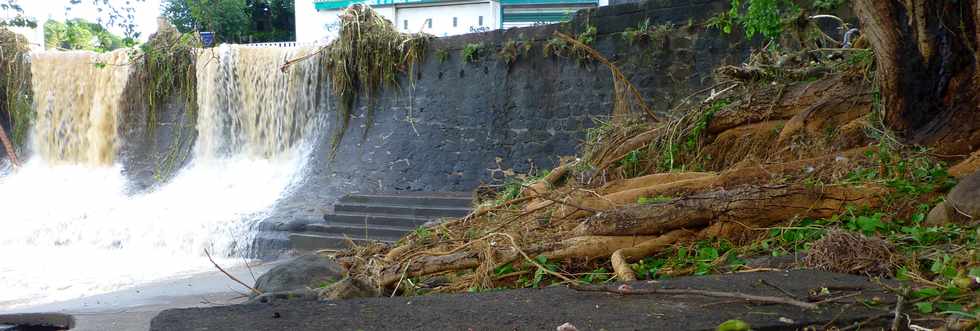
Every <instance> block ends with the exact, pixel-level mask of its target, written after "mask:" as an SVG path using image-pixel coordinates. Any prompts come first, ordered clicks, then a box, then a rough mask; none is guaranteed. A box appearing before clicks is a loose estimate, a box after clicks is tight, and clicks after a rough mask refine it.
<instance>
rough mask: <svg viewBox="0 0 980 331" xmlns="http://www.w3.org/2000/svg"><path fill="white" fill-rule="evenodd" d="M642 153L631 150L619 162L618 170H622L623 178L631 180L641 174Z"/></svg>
mask: <svg viewBox="0 0 980 331" xmlns="http://www.w3.org/2000/svg"><path fill="white" fill-rule="evenodd" d="M643 154H644V153H643V151H641V150H633V151H631V152H629V153H627V154H626V157H624V158H623V159H622V160H619V166H620V169H622V170H623V178H633V177H637V176H639V175H642V174H643V170H644V169H643V167H642V165H641V164H640V160H641V159H642V158H643Z"/></svg>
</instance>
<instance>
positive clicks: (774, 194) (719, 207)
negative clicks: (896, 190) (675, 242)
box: [575, 185, 885, 236]
mask: <svg viewBox="0 0 980 331" xmlns="http://www.w3.org/2000/svg"><path fill="white" fill-rule="evenodd" d="M884 192H885V190H884V189H882V188H879V187H874V186H865V187H848V186H823V187H806V186H804V185H770V186H742V187H738V188H735V189H730V190H725V189H722V190H718V191H712V192H706V193H700V194H695V195H691V196H686V197H682V198H677V199H674V200H673V201H669V202H664V203H659V204H652V205H637V206H631V207H625V208H620V209H617V210H614V211H610V212H604V213H599V214H596V215H595V216H592V217H590V218H588V219H586V220H585V221H584V222H582V223H581V224H579V226H578V227H577V228H576V229H575V233H576V234H578V235H613V236H622V235H656V234H661V233H665V232H668V231H671V230H676V229H682V228H702V227H705V226H708V225H709V224H710V223H713V222H724V221H745V220H751V222H752V224H753V225H755V226H768V225H770V224H773V223H776V222H779V221H784V220H789V219H793V218H795V217H809V218H824V217H830V216H833V215H835V214H837V213H839V212H841V211H843V210H844V208H845V207H846V206H847V205H848V204H856V205H871V206H874V205H877V203H878V201H879V198H880V197H879V196H880V195H882V194H883V193H884Z"/></svg>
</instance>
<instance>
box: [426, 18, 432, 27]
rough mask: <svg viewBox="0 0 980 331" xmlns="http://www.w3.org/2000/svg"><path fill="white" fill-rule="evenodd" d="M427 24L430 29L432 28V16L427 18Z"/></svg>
mask: <svg viewBox="0 0 980 331" xmlns="http://www.w3.org/2000/svg"><path fill="white" fill-rule="evenodd" d="M425 25H426V26H428V28H429V29H431V28H432V19H431V18H427V19H425Z"/></svg>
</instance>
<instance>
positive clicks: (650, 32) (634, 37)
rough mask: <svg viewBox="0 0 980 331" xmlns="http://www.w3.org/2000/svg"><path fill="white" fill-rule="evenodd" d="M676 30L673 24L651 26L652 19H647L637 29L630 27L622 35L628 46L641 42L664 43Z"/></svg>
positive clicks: (638, 24)
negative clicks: (657, 41) (656, 41)
mask: <svg viewBox="0 0 980 331" xmlns="http://www.w3.org/2000/svg"><path fill="white" fill-rule="evenodd" d="M673 29H674V26H673V24H670V23H667V24H663V25H657V26H651V25H650V19H649V18H648V19H645V20H643V22H640V23H637V25H636V27H635V28H634V27H628V28H626V30H624V31H623V32H621V33H620V35H621V36H622V38H623V40H625V41H626V43H627V44H629V45H633V44H634V43H639V42H651V41H655V40H660V41H663V40H665V39H666V38H667V36H669V34H670V31H671V30H673Z"/></svg>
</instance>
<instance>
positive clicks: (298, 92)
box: [0, 47, 317, 310]
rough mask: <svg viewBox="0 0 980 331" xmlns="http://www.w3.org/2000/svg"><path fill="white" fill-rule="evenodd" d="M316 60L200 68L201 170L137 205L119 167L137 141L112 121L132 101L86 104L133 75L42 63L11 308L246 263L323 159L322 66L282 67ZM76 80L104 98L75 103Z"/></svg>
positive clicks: (224, 60)
mask: <svg viewBox="0 0 980 331" xmlns="http://www.w3.org/2000/svg"><path fill="white" fill-rule="evenodd" d="M304 51H307V50H286V49H271V50H270V49H246V48H229V47H224V48H222V49H219V50H216V53H215V52H212V53H210V54H209V55H208V56H210V57H213V59H210V60H209V61H208V62H207V64H199V65H198V80H199V81H200V82H201V83H200V84H199V87H198V95H199V96H201V95H204V96H206V97H203V98H202V97H199V98H198V100H199V107H200V110H199V114H198V132H199V137H198V140H197V142H196V147H195V151H194V153H193V159H192V160H191V162H190V164H189V165H187V166H186V167H184V168H183V169H181V170H180V171H179V172H178V173H177V175H176V176H175V177H174V178H173V179H171V180H170V181H169V182H167V183H164V184H163V185H161V186H160V187H158V188H156V189H154V190H153V191H150V192H145V193H140V194H135V195H130V194H127V192H129V190H128V188H127V180H126V178H125V176H123V175H122V166H121V165H119V164H118V163H116V162H115V160H114V159H115V155H114V154H115V151H117V150H118V144H121V143H125V142H121V141H119V139H118V138H117V137H116V129H115V128H114V126H117V125H118V124H117V123H115V121H116V119H117V118H119V116H115V114H114V113H112V112H115V111H117V110H118V109H120V108H121V107H118V106H117V105H111V104H112V102H113V101H114V100H113V98H116V99H118V98H119V96H121V95H122V93H121V92H120V91H115V92H114V93H108V92H104V91H103V92H100V93H86V91H90V90H92V91H94V90H100V89H114V88H122V86H123V85H125V84H121V83H120V82H119V81H118V80H119V79H125V75H121V74H120V73H119V72H118V71H119V70H128V69H119V68H120V67H118V66H111V65H110V66H109V68H111V69H105V71H98V70H94V71H93V70H91V69H90V68H88V67H86V66H87V65H91V62H92V60H98V59H96V58H95V57H96V55H93V54H89V53H60V54H58V53H55V54H44V55H40V56H38V57H36V58H35V59H41V61H35V62H34V63H33V64H32V66H33V67H34V68H33V71H34V72H36V73H41V74H40V75H38V74H35V77H34V90H35V95H36V96H37V97H36V98H44V100H45V101H44V102H39V103H38V104H39V105H41V106H40V107H39V108H41V109H39V110H38V112H39V113H40V114H41V116H39V118H40V119H41V120H39V121H37V122H36V123H35V125H36V127H35V129H34V137H32V140H33V141H34V143H33V145H32V150H33V151H34V153H32V155H33V156H32V157H31V158H30V160H29V161H28V162H27V163H26V164H25V165H24V166H23V167H21V168H19V169H9V168H8V169H2V168H0V203H2V206H0V310H3V309H4V308H13V307H24V306H30V305H36V304H41V303H48V302H54V301H62V300H67V299H73V298H78V297H82V296H88V295H95V294H100V293H105V292H109V291H113V290H119V289H123V288H126V287H131V286H135V285H139V284H143V283H147V282H151V281H156V280H161V279H167V278H173V277H180V276H182V275H188V274H191V273H197V272H201V271H209V270H214V267H213V266H212V265H211V262H210V261H208V259H207V258H206V257H205V255H204V250H205V249H208V250H209V251H210V252H211V253H212V255H213V256H214V257H215V260H216V261H217V262H218V263H219V264H222V265H223V266H233V265H236V264H240V263H242V259H241V257H240V256H241V254H242V253H243V250H244V249H245V248H246V245H247V244H248V243H249V242H250V241H251V237H250V234H249V231H248V230H249V228H250V226H252V223H253V222H254V221H255V220H257V219H261V218H262V216H263V214H265V213H267V212H268V209H269V207H271V206H272V205H273V204H274V203H275V201H276V200H278V199H279V198H281V197H282V196H283V195H284V194H285V193H286V192H287V191H288V190H289V189H290V187H291V186H292V185H293V184H295V183H296V182H297V181H299V180H300V178H302V173H303V171H304V165H305V163H306V160H307V158H308V154H309V150H310V149H311V146H310V141H311V140H312V139H310V136H311V135H312V134H311V131H312V128H313V127H314V123H315V122H316V121H315V120H314V118H316V115H315V112H316V109H315V96H314V94H315V89H314V88H309V87H308V86H307V82H310V81H312V80H313V79H315V77H316V74H317V72H316V67H315V65H316V63H315V62H316V61H308V62H309V63H308V64H303V65H298V66H296V67H295V68H294V69H292V70H290V71H289V72H288V73H286V74H283V73H281V72H279V65H280V64H281V63H282V62H281V61H278V59H284V58H288V57H292V56H296V54H297V52H304ZM215 54H220V56H216V55H215ZM119 57H121V55H119V54H114V55H109V57H108V58H110V59H117V58H119ZM87 59H88V60H87ZM62 60H63V61H62ZM99 61H105V59H102V60H99ZM65 63H69V64H70V65H65ZM51 66H59V68H61V70H53V69H52V68H51ZM73 66H74V67H75V68H76V69H72V68H73ZM209 66H214V67H213V68H212V67H209ZM73 70H76V72H74V73H73ZM64 75H81V76H89V77H91V76H93V75H94V76H95V78H96V79H89V81H93V82H96V83H95V84H97V85H98V86H92V87H86V86H84V84H81V83H80V85H79V86H77V89H78V90H77V92H75V93H71V94H68V95H66V94H65V91H66V90H67V89H71V88H73V86H70V85H65V84H66V83H65V81H73V79H65V77H64ZM100 75H102V76H100ZM81 76H80V77H78V78H79V79H81V78H82V77H81ZM90 98H95V99H97V100H96V101H92V100H89V99H90ZM116 101H117V100H116ZM107 105H111V106H107ZM105 112H110V113H109V114H105V115H98V118H100V119H99V120H93V119H94V118H96V117H95V116H93V115H91V114H104V113H105ZM107 126H108V127H107ZM216 128H224V129H216ZM226 128H233V129H232V130H228V129H226ZM0 167H2V166H0Z"/></svg>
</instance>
